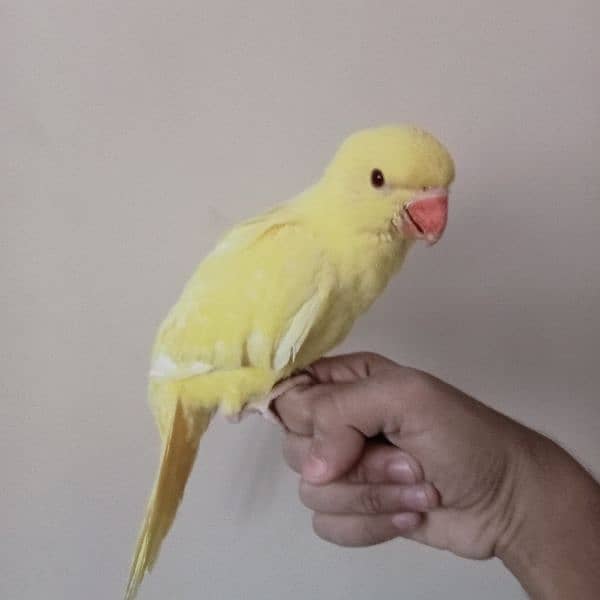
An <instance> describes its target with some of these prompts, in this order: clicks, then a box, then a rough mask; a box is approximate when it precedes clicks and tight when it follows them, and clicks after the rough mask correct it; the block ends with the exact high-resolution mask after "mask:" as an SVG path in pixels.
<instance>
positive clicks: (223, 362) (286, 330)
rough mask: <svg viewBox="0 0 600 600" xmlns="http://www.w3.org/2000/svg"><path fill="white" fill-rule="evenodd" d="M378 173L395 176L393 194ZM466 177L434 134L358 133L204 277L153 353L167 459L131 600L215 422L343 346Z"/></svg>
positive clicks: (230, 241) (194, 281)
mask: <svg viewBox="0 0 600 600" xmlns="http://www.w3.org/2000/svg"><path fill="white" fill-rule="evenodd" d="M374 168H378V169H381V170H382V171H383V172H384V173H385V180H386V185H385V186H383V187H381V189H375V188H374V187H373V186H372V185H371V181H370V173H371V170H372V169H374ZM453 177H454V165H453V163H452V159H451V157H450V155H449V154H448V152H447V151H446V149H445V148H444V147H443V146H442V145H441V144H440V143H439V142H438V141H437V140H436V139H435V138H434V137H433V136H431V135H430V134H428V133H426V132H424V131H422V130H419V129H417V128H414V127H383V128H377V129H372V130H365V131H362V132H359V133H357V134H354V135H353V136H350V138H348V139H347V140H346V141H345V142H344V143H343V144H342V146H341V147H340V149H339V150H338V152H337V153H336V155H335V157H334V159H333V160H332V162H331V164H330V165H329V167H328V168H327V170H326V171H325V173H324V175H323V177H322V178H321V179H320V180H319V181H318V182H317V183H316V184H315V185H313V186H312V187H310V188H309V189H307V190H306V191H305V192H304V193H302V194H300V195H299V196H298V197H297V198H295V199H293V200H292V201H291V202H288V203H287V204H285V205H282V206H280V207H276V208H275V209H273V210H271V211H269V212H267V213H265V214H264V215H262V216H259V217H256V218H254V219H250V220H248V221H246V222H245V223H242V224H240V225H238V226H237V227H235V228H234V229H233V230H231V231H230V232H229V233H228V234H227V235H225V236H224V237H223V239H222V240H221V241H220V242H219V243H218V244H217V246H216V247H215V249H214V251H213V252H212V253H211V254H210V255H209V256H207V257H206V259H205V260H204V261H203V262H202V263H201V264H200V265H199V267H198V269H197V270H196V272H195V273H194V275H193V276H192V278H191V279H190V281H189V282H188V283H187V285H186V286H185V288H184V290H183V292H182V294H181V297H180V299H179V300H178V302H177V303H176V304H175V306H174V307H173V308H172V309H171V311H170V312H169V314H168V315H167V317H166V319H165V320H164V322H163V323H162V325H161V327H160V329H159V331H158V335H157V338H156V342H155V345H154V350H153V357H152V366H151V369H150V376H151V377H150V401H151V405H152V408H153V411H154V415H155V418H156V421H157V424H158V428H159V431H160V434H161V438H162V439H163V453H162V458H161V462H160V467H159V471H158V475H157V480H156V483H155V486H154V490H153V492H152V495H151V497H150V501H149V503H148V507H147V510H146V516H145V518H144V523H143V526H142V531H141V533H140V537H139V540H138V544H137V548H136V552H135V555H134V559H133V564H132V567H131V574H130V579H129V584H128V587H127V591H126V595H125V597H126V599H127V600H132V599H133V598H134V596H135V594H136V591H137V589H138V586H139V584H140V582H141V580H142V577H143V576H144V573H145V572H146V571H147V570H149V569H150V568H151V567H152V565H153V564H154V562H155V560H156V558H157V556H158V551H159V548H160V544H161V542H162V540H163V539H164V537H165V535H166V534H167V532H168V530H169V528H170V526H171V524H172V522H173V519H174V517H175V513H176V511H177V507H178V506H179V503H180V501H181V498H182V495H183V492H184V488H185V484H186V481H187V479H188V476H189V473H190V471H191V468H192V466H193V462H194V458H195V455H196V451H197V447H198V443H199V441H200V437H201V436H202V434H203V433H204V431H205V430H206V428H207V426H208V423H209V421H210V417H211V415H212V414H213V412H214V411H215V410H216V409H217V408H218V409H219V410H220V411H222V412H223V413H225V414H228V415H235V414H238V413H239V412H240V411H241V410H242V409H243V408H244V406H245V404H246V403H248V402H257V401H259V400H260V399H261V398H263V397H265V396H266V395H267V394H268V393H269V391H270V390H271V388H272V387H273V385H274V384H275V383H276V382H277V381H278V380H280V379H282V378H284V377H287V376H288V375H290V373H292V372H293V371H294V370H296V369H300V368H302V367H304V366H307V365H308V364H310V363H311V362H313V361H314V360H316V359H318V358H319V357H321V356H322V355H323V354H325V353H326V352H328V351H329V350H330V349H331V348H333V347H334V346H335V345H336V344H338V343H339V342H340V341H341V340H342V339H343V338H344V337H345V336H346V335H347V334H348V332H349V331H350V329H351V327H352V325H353V323H354V321H355V320H356V318H357V317H358V316H359V315H360V314H361V313H362V312H364V311H365V310H366V309H367V308H368V307H369V306H370V304H371V303H372V302H373V301H374V300H375V298H376V297H377V296H378V295H379V294H380V293H381V292H382V290H383V289H384V288H385V286H386V284H387V282H388V281H389V279H390V277H391V276H392V274H393V273H394V271H396V270H397V269H398V267H399V266H400V265H401V264H402V261H403V259H404V257H405V255H406V252H407V251H408V249H409V247H410V245H411V243H412V241H411V240H409V239H405V238H404V237H403V234H402V231H399V230H398V229H396V228H395V226H394V225H395V222H396V220H397V217H398V216H399V215H400V214H401V213H402V210H403V209H404V207H405V205H406V203H407V202H408V201H409V200H410V199H411V197H412V196H413V195H414V194H415V193H416V192H417V191H418V190H420V189H421V188H422V187H424V186H426V187H434V188H447V187H448V186H449V185H450V183H451V182H452V179H453Z"/></svg>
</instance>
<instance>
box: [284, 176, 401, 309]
mask: <svg viewBox="0 0 600 600" xmlns="http://www.w3.org/2000/svg"><path fill="white" fill-rule="evenodd" d="M292 205H293V210H294V212H295V213H296V215H297V216H298V218H299V219H300V220H301V221H302V222H303V223H305V224H306V226H307V227H309V228H310V229H311V230H312V231H313V232H314V234H315V237H317V239H318V240H319V243H320V244H321V245H322V246H323V248H324V250H326V251H327V255H328V258H329V259H330V260H332V261H333V262H334V263H336V264H337V265H338V271H340V272H342V273H348V277H350V278H351V279H352V280H353V281H352V282H350V281H349V282H348V284H349V285H351V287H353V288H356V285H357V281H358V280H362V282H363V283H362V284H360V287H362V288H365V287H366V290H365V291H367V290H368V294H367V295H368V296H371V295H372V296H373V298H365V301H366V302H368V303H370V302H371V301H372V300H373V299H374V298H375V296H377V295H378V294H379V293H380V292H381V290H382V289H383V288H384V287H385V285H386V284H387V282H388V281H389V279H390V277H391V276H392V275H393V274H394V272H395V271H396V270H397V269H398V268H399V267H400V266H401V265H402V262H403V260H404V257H405V256H406V253H407V251H408V250H409V248H410V246H411V242H410V241H409V240H406V239H404V238H403V237H402V236H400V235H399V234H398V233H397V232H396V230H395V229H394V228H393V226H392V224H391V217H390V215H389V214H386V213H383V212H382V213H380V214H377V212H376V211H373V206H372V204H370V205H367V203H363V202H360V200H354V199H352V198H350V199H348V198H347V197H345V196H344V195H342V194H338V193H336V190H335V189H331V188H330V187H329V186H325V185H323V184H322V183H318V184H316V185H315V186H314V187H312V188H309V189H308V190H306V191H305V192H304V193H303V194H302V195H301V196H299V197H298V198H297V199H296V200H294V201H293V203H292Z"/></svg>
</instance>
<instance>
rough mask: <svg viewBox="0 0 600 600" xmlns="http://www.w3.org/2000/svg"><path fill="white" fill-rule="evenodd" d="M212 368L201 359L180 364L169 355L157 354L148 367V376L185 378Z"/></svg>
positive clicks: (212, 368)
mask: <svg viewBox="0 0 600 600" xmlns="http://www.w3.org/2000/svg"><path fill="white" fill-rule="evenodd" d="M213 370H214V367H213V366H212V365H209V364H208V363H205V362H202V361H196V362H193V363H188V364H185V365H180V364H177V363H176V362H175V361H174V360H173V359H172V358H171V357H170V356H167V355H166V354H159V355H158V356H157V357H156V359H155V361H154V362H153V363H152V366H151V368H150V377H153V378H155V379H185V378H186V377H193V376H194V375H203V374H205V373H210V372H211V371H213Z"/></svg>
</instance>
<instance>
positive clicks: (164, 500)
mask: <svg viewBox="0 0 600 600" xmlns="http://www.w3.org/2000/svg"><path fill="white" fill-rule="evenodd" d="M169 412H170V413H171V415H170V427H169V423H168V419H167V422H166V423H164V424H165V425H166V427H165V429H164V433H165V435H166V437H165V439H164V440H163V452H162V457H161V460H160V467H159V469H158V474H157V477H156V481H155V483H154V489H153V490H152V495H151V496H150V500H149V502H148V506H147V508H146V515H145V517H144V522H143V525H142V530H141V532H140V535H139V538H138V541H137V546H136V549H135V554H134V557H133V561H132V564H131V571H130V573H129V582H128V583H127V589H126V591H125V600H133V598H135V595H136V593H137V590H138V587H139V586H140V583H141V582H142V579H143V577H144V574H145V573H146V571H150V570H151V569H152V566H153V564H154V562H155V561H156V558H157V557H158V552H159V550H160V545H161V543H162V541H163V539H164V537H165V536H166V535H167V532H168V531H169V529H170V527H171V524H172V523H173V519H174V518H175V513H176V512H177V508H178V506H179V503H180V502H181V498H182V497H183V491H184V489H185V484H186V482H187V480H188V477H189V474H190V471H191V470H192V466H193V464H194V459H195V458H196V452H197V450H198V443H199V442H200V438H201V437H202V434H203V433H204V432H205V431H206V428H207V427H208V424H209V422H210V418H211V416H212V411H208V410H206V409H202V408H199V407H197V406H194V407H189V408H188V407H187V406H186V407H185V408H184V406H183V404H182V401H181V399H179V398H177V400H176V401H175V402H174V406H173V405H172V408H171V409H170V410H169Z"/></svg>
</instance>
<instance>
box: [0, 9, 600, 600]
mask: <svg viewBox="0 0 600 600" xmlns="http://www.w3.org/2000/svg"><path fill="white" fill-rule="evenodd" d="M598 22H600V5H599V4H598V2H597V1H596V0H589V1H587V2H585V1H579V2H577V1H555V2H543V1H541V0H538V1H530V2H523V1H522V0H519V1H517V0H508V1H505V2H481V1H480V0H467V1H464V2H446V1H442V0H438V1H430V2H423V1H420V2H417V1H406V2H394V1H392V0H390V1H387V2H358V1H352V2H349V1H345V2H341V1H340V2H324V3H321V2H319V3H317V2H314V3H300V2H293V3H290V2H276V1H270V2H262V3H261V2H257V3H250V2H248V3H239V2H236V3H234V2H192V1H188V2H172V3H165V2H158V1H156V0H151V1H145V2H141V1H140V2H91V1H87V2H82V1H75V0H65V1H62V2H41V1H40V2H33V3H22V2H18V1H14V2H3V3H2V6H1V8H0V69H1V70H0V76H1V77H0V86H1V88H0V132H1V133H0V135H1V138H0V140H1V146H0V153H1V156H0V201H1V222H0V228H1V232H0V235H1V237H0V244H1V252H0V264H1V269H2V279H1V281H2V285H1V287H0V329H1V332H2V338H1V340H0V348H1V349H0V352H1V365H2V378H1V383H0V385H1V402H0V467H1V482H2V483H1V489H0V536H1V542H0V596H1V597H2V598H6V599H7V600H8V599H11V600H12V599H22V598H25V599H38V598H48V599H71V598H73V599H75V598H86V599H90V600H92V599H99V600H100V599H101V600H105V599H108V598H119V597H120V594H121V591H122V588H123V585H124V583H125V579H126V574H127V570H128V565H129V560H130V555H131V550H132V548H133V543H134V540H135V537H136V535H137V531H138V527H139V523H140V519H141V515H142V510H143V506H144V504H145V502H146V497H147V494H148V491H149V489H150V486H151V483H152V480H153V477H154V470H155V468H156V462H157V458H158V451H159V442H158V436H157V434H156V431H155V428H154V424H153V422H152V418H151V415H150V412H149V409H148V407H147V405H146V400H145V386H146V373H147V367H148V354H149V349H150V345H151V342H152V339H153V336H154V332H155V328H156V326H157V324H158V323H159V321H160V320H161V319H162V317H163V316H164V314H165V312H166V311H167V309H168V308H169V306H170V305H171V304H172V302H173V301H174V300H175V299H176V297H177V295H178V294H179V291H180V289H181V287H182V285H183V283H184V282H185V280H186V279H187V277H188V276H189V275H190V273H191V272H192V270H193V268H194V267H195V265H196V264H197V263H198V261H199V260H200V259H201V258H202V256H203V255H204V254H205V253H206V252H207V251H208V250H209V249H210V248H211V246H212V245H213V243H214V242H215V240H216V238H217V236H219V235H220V234H221V233H222V231H223V229H224V228H226V227H228V226H229V225H230V224H232V223H235V222H236V221H238V220H240V219H242V218H243V217H247V216H250V215H252V214H254V213H257V212H259V211H261V210H263V209H264V208H266V207H268V206H270V205H272V204H273V203H276V202H279V201H283V200H286V199H287V198H289V197H290V196H292V195H293V194H295V193H296V192H298V191H300V190H301V189H302V188H304V187H305V186H306V185H308V184H310V183H311V182H312V181H314V180H315V179H316V178H317V177H318V176H319V175H320V172H321V170H322V168H323V167H324V165H325V163H326V162H327V160H328V159H329V157H330V155H331V154H332V152H333V151H334V149H335V147H336V146H337V144H338V142H339V141H340V140H341V139H342V138H343V137H344V136H345V135H346V134H347V133H349V132H351V131H352V130H355V129H358V128H362V127H364V126H368V125H373V124H380V123H388V122H406V121H410V122H414V123H417V124H420V125H422V126H424V127H426V128H428V129H430V130H431V131H432V132H434V133H435V134H436V135H437V136H439V137H440V138H441V139H442V140H443V141H444V142H445V143H446V144H447V146H448V147H449V148H450V149H451V151H452V152H453V155H454V157H455V160H456V164H457V179H456V184H455V185H454V188H453V193H452V196H451V209H450V211H451V212H450V223H449V227H448V229H447V232H446V235H445V237H444V239H443V240H442V242H441V243H439V244H438V245H437V246H435V247H434V248H429V249H428V248H425V247H424V246H423V247H421V246H419V247H417V248H415V250H414V251H413V252H412V253H411V255H410V256H409V258H408V261H407V263H406V266H405V268H404V270H403V271H402V273H401V274H400V276H399V277H397V278H396V279H395V280H394V282H393V283H392V284H391V285H390V287H389V288H388V290H387V291H386V293H385V295H384V297H382V298H381V299H380V300H379V301H378V302H377V303H376V304H375V306H374V307H373V309H372V310H371V312H370V313H369V314H368V315H366V316H365V317H364V318H363V319H362V320H361V321H360V322H359V323H358V324H357V325H356V327H355V330H354V332H353V334H352V335H351V337H350V338H349V340H348V341H347V342H346V343H345V344H344V346H343V348H341V349H342V350H358V349H365V350H367V349H368V350H375V351H378V352H381V353H383V354H386V355H388V356H390V357H392V358H394V359H396V360H398V361H401V362H403V363H406V364H410V365H413V366H417V367H420V368H422V369H426V370H429V371H431V372H434V373H435V374H437V375H438V376H440V377H442V378H445V379H447V380H448V381H450V382H452V383H453V384H455V385H457V386H459V387H461V388H463V389H465V390H466V391H468V392H469V393H471V394H474V395H476V396H477V397H479V398H481V399H482V400H484V401H485V402H487V403H488V404H490V405H492V406H494V407H495V408H497V409H499V410H501V411H504V412H506V413H508V414H510V415H512V416H514V417H515V418H517V419H520V420H522V421H524V422H526V423H528V424H529V425H531V426H533V427H535V428H538V429H540V430H542V431H544V432H546V433H548V434H550V435H551V436H553V437H554V438H555V439H557V440H559V441H560V442H561V443H562V444H563V445H564V446H565V447H566V448H568V449H569V450H570V451H572V452H573V453H574V454H575V456H577V457H578V458H579V459H580V460H582V461H583V462H584V463H585V464H586V465H587V466H589V467H590V468H591V469H592V470H593V471H594V472H595V473H596V475H598V474H599V473H600V424H599V423H600V404H599V398H598V396H599V394H598V389H599V386H600V368H599V359H598V356H599V346H600V318H599V316H598V312H599V307H600V236H599V231H600V169H599V157H600V87H599V86H600V84H599V80H600V77H599V75H600V44H599V42H598ZM279 438H280V436H279V432H278V431H277V430H276V429H275V428H273V427H271V426H269V425H267V424H266V423H263V422H261V421H260V420H258V419H256V418H254V419H251V420H248V421H245V422H244V423H242V424H241V425H240V426H232V425H227V424H225V423H222V422H217V423H215V425H214V427H213V428H212V429H211V431H210V432H209V434H208V435H207V437H206V440H205V442H204V444H203V446H202V448H201V456H200V458H199V461H198V463H197V465H196V468H195V471H194V474H193V476H192V478H191V481H190V485H189V488H188V491H187V494H186V497H185V501H184V503H183V506H182V509H181V511H180V513H179V516H178V519H177V521H176V524H175V527H174V529H173V530H172V532H171V534H170V536H169V537H168V539H167V541H166V543H165V544H164V547H163V552H162V556H161V559H160V561H159V563H158V566H157V568H156V569H155V571H154V572H153V574H152V575H151V576H150V577H149V578H148V579H147V580H146V582H145V585H144V587H143V589H142V594H141V598H142V599H148V600H150V599H152V598H155V599H159V598H174V599H177V600H185V599H193V598H202V599H208V598H215V599H217V598H219V599H220V598H227V599H235V598H249V599H253V598H256V599H258V598H269V599H270V598H273V599H275V598H280V597H284V598H288V599H290V600H292V599H297V600H300V599H302V600H304V599H306V598H325V599H327V600H342V599H347V598H357V599H359V598H360V599H362V598H365V597H366V598H375V597H379V598H383V597H385V598H410V599H415V600H419V599H433V598H445V599H456V600H458V599H463V598H489V599H500V598H519V597H523V593H522V592H521V591H520V588H519V586H518V584H517V583H516V581H515V580H513V578H512V576H511V575H510V574H509V573H507V572H506V571H504V570H503V568H502V565H501V564H500V563H499V562H498V561H487V562H480V563H477V562H468V561H465V560H460V559H458V558H455V557H453V556H451V555H449V554H447V553H444V552H440V551H436V550H431V549H428V548H425V547H420V546H418V545H416V544H413V543H410V542H406V541H395V542H392V543H389V544H385V545H383V546H380V547H377V548H372V549H361V550H347V549H340V548H337V547H334V546H331V545H328V544H326V543H325V542H322V541H320V540H319V539H318V538H317V537H316V536H314V534H313V533H312V531H311V527H310V515H309V514H308V512H307V511H306V510H305V509H303V507H302V506H301V505H300V503H299V501H298V499H297V496H296V478H295V477H294V476H293V474H291V473H290V472H288V471H287V470H286V468H285V467H284V465H283V461H282V458H281V455H280V450H279V444H280V439H279Z"/></svg>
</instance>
